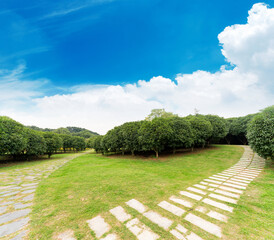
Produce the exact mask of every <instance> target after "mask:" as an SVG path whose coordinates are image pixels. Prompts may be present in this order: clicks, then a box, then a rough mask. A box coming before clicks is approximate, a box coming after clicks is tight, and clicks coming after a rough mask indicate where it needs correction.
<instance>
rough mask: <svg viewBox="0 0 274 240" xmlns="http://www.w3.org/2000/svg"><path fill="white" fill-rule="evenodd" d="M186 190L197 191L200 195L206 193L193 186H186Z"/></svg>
mask: <svg viewBox="0 0 274 240" xmlns="http://www.w3.org/2000/svg"><path fill="white" fill-rule="evenodd" d="M187 190H189V191H192V192H196V193H199V194H202V195H206V192H204V191H202V190H200V189H197V188H194V187H188V188H187Z"/></svg>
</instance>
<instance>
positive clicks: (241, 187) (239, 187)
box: [223, 182, 246, 189]
mask: <svg viewBox="0 0 274 240" xmlns="http://www.w3.org/2000/svg"><path fill="white" fill-rule="evenodd" d="M223 185H226V186H229V187H233V188H238V189H246V187H244V186H239V185H235V184H232V183H226V182H225V183H223Z"/></svg>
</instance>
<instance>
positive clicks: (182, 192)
mask: <svg viewBox="0 0 274 240" xmlns="http://www.w3.org/2000/svg"><path fill="white" fill-rule="evenodd" d="M180 194H181V195H183V196H186V197H189V198H192V199H194V200H197V201H200V200H201V199H202V198H203V197H201V196H199V195H197V194H194V193H190V192H186V191H180Z"/></svg>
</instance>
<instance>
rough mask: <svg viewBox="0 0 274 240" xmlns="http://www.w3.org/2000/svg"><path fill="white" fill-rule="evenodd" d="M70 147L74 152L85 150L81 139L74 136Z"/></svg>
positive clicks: (83, 141) (84, 143)
mask: <svg viewBox="0 0 274 240" xmlns="http://www.w3.org/2000/svg"><path fill="white" fill-rule="evenodd" d="M72 146H73V148H74V149H75V150H76V151H82V150H84V149H85V148H86V142H85V139H84V138H83V137H78V136H74V137H73V138H72Z"/></svg>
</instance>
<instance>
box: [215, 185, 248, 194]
mask: <svg viewBox="0 0 274 240" xmlns="http://www.w3.org/2000/svg"><path fill="white" fill-rule="evenodd" d="M219 188H220V189H223V190H227V191H229V192H233V193H239V194H242V193H243V191H242V190H238V189H234V188H231V187H225V186H219Z"/></svg>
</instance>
